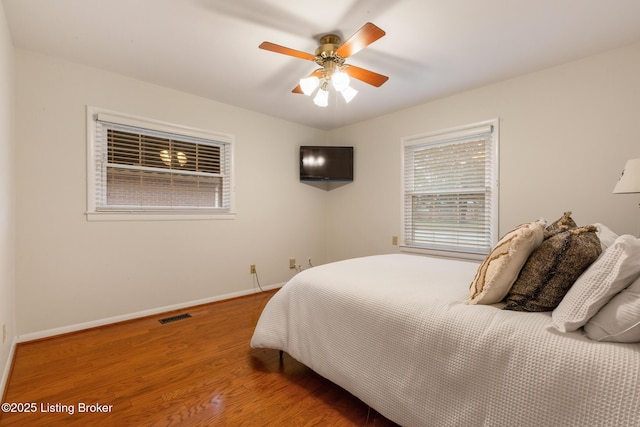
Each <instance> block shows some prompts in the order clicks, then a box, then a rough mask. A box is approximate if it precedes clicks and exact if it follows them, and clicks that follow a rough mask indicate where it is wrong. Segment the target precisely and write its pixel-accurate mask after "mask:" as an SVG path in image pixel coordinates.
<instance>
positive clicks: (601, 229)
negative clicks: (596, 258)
mask: <svg viewBox="0 0 640 427" xmlns="http://www.w3.org/2000/svg"><path fill="white" fill-rule="evenodd" d="M593 225H595V226H596V227H598V232H597V233H596V234H597V235H598V239H600V243H602V250H603V251H604V250H605V249H607V248H608V247H609V246H611V245H613V243H614V242H615V241H616V239H617V238H618V237H620V236H618V235H617V234H616V233H614V232H613V231H612V230H611V229H610V228H609V227H607V226H606V225H604V224H598V223H596V224H593Z"/></svg>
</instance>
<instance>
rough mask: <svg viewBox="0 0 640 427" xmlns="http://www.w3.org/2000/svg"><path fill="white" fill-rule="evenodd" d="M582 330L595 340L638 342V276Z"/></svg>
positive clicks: (639, 286)
mask: <svg viewBox="0 0 640 427" xmlns="http://www.w3.org/2000/svg"><path fill="white" fill-rule="evenodd" d="M638 262H640V260H639V261H638ZM584 330H585V332H586V333H587V336H588V337H589V338H591V339H592V340H596V341H611V342H640V278H639V279H636V281H635V282H633V283H632V284H631V285H629V287H628V288H627V289H624V290H623V291H622V292H620V293H619V294H618V295H616V296H615V297H613V299H612V300H611V301H609V302H608V303H607V304H606V305H605V306H604V307H602V309H601V310H600V311H599V312H597V313H596V315H595V316H593V317H592V318H591V320H589V323H587V324H586V325H584Z"/></svg>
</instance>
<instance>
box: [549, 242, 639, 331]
mask: <svg viewBox="0 0 640 427" xmlns="http://www.w3.org/2000/svg"><path fill="white" fill-rule="evenodd" d="M639 274H640V239H637V238H636V237H634V236H631V235H629V234H625V235H622V236H620V237H618V238H617V239H616V240H615V242H614V243H613V245H611V246H610V247H608V248H607V250H606V251H604V253H603V254H602V255H601V256H600V258H598V259H597V260H596V261H595V262H594V263H593V264H591V266H589V268H588V269H587V270H586V271H585V272H584V273H582V275H581V276H580V277H578V280H576V282H575V283H574V284H573V286H572V287H571V289H569V292H567V294H566V295H565V296H564V298H563V299H562V301H560V304H559V305H558V307H556V308H555V310H553V313H552V315H551V318H552V320H553V324H554V325H555V327H556V328H558V329H559V330H560V331H562V332H568V331H575V330H576V329H578V328H580V327H581V326H584V325H585V324H586V323H587V322H588V321H589V319H590V318H591V317H593V315H594V314H596V313H597V312H598V310H600V309H601V308H602V307H603V306H604V305H605V304H606V303H607V302H609V300H610V299H611V298H613V296H614V295H615V294H617V293H618V292H620V291H621V290H623V289H624V288H626V287H627V286H629V285H630V284H631V282H633V281H634V280H635V279H636V278H637V277H638V275H639Z"/></svg>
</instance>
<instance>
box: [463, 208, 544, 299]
mask: <svg viewBox="0 0 640 427" xmlns="http://www.w3.org/2000/svg"><path fill="white" fill-rule="evenodd" d="M545 225H546V222H545V220H543V219H540V220H538V221H534V222H531V223H529V224H522V225H519V226H518V227H516V228H515V229H513V230H511V231H510V232H508V233H507V234H505V235H504V237H502V238H501V239H500V241H499V242H498V243H497V244H496V246H495V247H494V248H493V250H492V251H491V253H490V254H489V255H487V257H486V258H485V259H484V261H483V262H482V264H480V267H478V272H477V273H476V276H475V278H474V279H473V282H471V285H470V286H469V290H470V291H471V296H470V298H469V304H495V303H497V302H500V301H502V300H503V299H504V297H505V295H507V292H509V289H510V288H511V285H513V282H514V281H515V280H516V278H517V277H518V273H519V272H520V269H521V268H522V266H523V265H524V263H525V262H526V261H527V258H529V255H530V254H531V252H533V251H534V250H535V249H536V248H537V247H538V246H540V243H542V235H543V232H544V226H545Z"/></svg>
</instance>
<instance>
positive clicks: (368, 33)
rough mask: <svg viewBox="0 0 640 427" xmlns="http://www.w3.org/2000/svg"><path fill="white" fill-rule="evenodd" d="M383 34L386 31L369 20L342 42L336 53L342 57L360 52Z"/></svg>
mask: <svg viewBox="0 0 640 427" xmlns="http://www.w3.org/2000/svg"><path fill="white" fill-rule="evenodd" d="M385 34H387V33H385V32H384V31H383V30H381V29H380V28H378V27H376V26H375V25H373V24H372V23H371V22H367V23H366V24H364V25H363V26H362V27H361V28H360V29H359V30H358V31H356V33H355V34H354V35H352V36H351V38H349V40H347V41H346V42H344V43H343V44H342V46H340V47H339V48H338V50H337V51H336V53H337V54H338V55H340V56H341V57H343V58H348V57H350V56H351V55H353V54H356V53H358V52H360V51H361V50H362V49H364V48H365V47H367V46H369V45H370V44H371V43H373V42H374V41H376V40H378V39H379V38H381V37H382V36H384V35H385Z"/></svg>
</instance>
